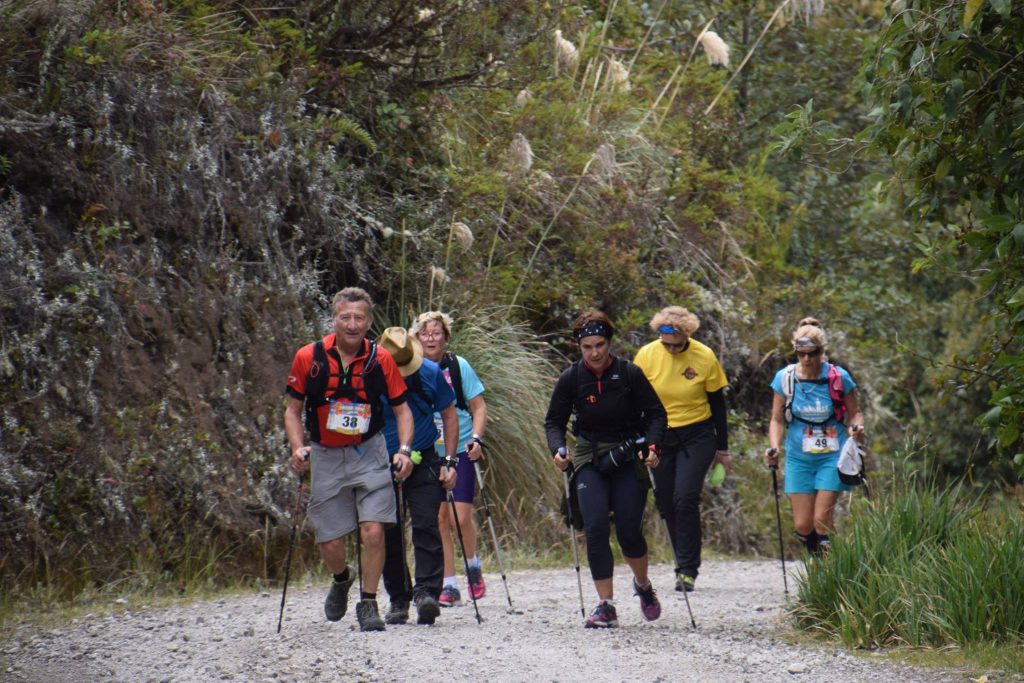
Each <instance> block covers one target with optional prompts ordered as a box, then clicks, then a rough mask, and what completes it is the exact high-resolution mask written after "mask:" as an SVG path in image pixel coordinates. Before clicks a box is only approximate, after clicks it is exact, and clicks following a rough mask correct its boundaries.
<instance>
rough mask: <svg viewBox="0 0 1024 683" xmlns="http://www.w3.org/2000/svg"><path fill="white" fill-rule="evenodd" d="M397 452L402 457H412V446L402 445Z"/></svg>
mask: <svg viewBox="0 0 1024 683" xmlns="http://www.w3.org/2000/svg"><path fill="white" fill-rule="evenodd" d="M398 452H399V453H401V454H402V455H404V456H410V455H412V446H410V445H408V444H402V445H401V446H399V447H398Z"/></svg>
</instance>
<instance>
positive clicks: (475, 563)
mask: <svg viewBox="0 0 1024 683" xmlns="http://www.w3.org/2000/svg"><path fill="white" fill-rule="evenodd" d="M469 566H470V567H480V558H479V557H477V556H476V555H474V556H473V557H471V558H469Z"/></svg>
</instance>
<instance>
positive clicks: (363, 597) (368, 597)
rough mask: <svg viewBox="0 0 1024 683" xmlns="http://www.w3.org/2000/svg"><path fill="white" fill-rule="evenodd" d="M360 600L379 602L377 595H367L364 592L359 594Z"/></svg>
mask: <svg viewBox="0 0 1024 683" xmlns="http://www.w3.org/2000/svg"><path fill="white" fill-rule="evenodd" d="M359 599H360V600H372V601H373V602H377V594H376V593H367V592H365V591H364V592H362V593H360V594H359Z"/></svg>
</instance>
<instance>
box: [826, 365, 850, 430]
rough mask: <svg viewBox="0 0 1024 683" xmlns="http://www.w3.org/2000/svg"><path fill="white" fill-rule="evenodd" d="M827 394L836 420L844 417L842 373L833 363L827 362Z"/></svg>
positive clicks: (841, 419)
mask: <svg viewBox="0 0 1024 683" xmlns="http://www.w3.org/2000/svg"><path fill="white" fill-rule="evenodd" d="M828 394H829V396H830V397H831V398H832V407H833V409H834V410H835V417H836V422H842V421H843V419H844V418H845V417H846V401H845V398H846V392H845V391H844V390H843V373H842V372H840V371H839V366H838V365H836V364H835V363H829V364H828Z"/></svg>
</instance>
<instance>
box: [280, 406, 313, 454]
mask: <svg viewBox="0 0 1024 683" xmlns="http://www.w3.org/2000/svg"><path fill="white" fill-rule="evenodd" d="M302 403H303V402H302V401H300V400H299V399H297V398H295V397H294V396H289V397H288V405H287V406H285V409H284V433H285V436H286V437H287V438H288V447H289V448H290V449H291V465H292V469H293V470H295V471H296V472H303V471H305V469H306V468H307V467H309V463H308V461H307V460H306V457H305V456H306V453H307V452H308V451H309V448H308V447H307V446H306V431H305V429H304V428H303V426H302Z"/></svg>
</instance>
